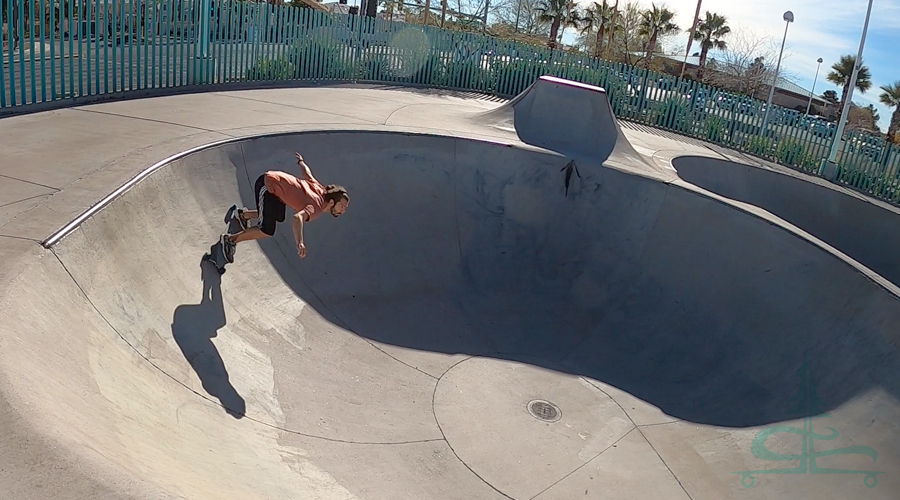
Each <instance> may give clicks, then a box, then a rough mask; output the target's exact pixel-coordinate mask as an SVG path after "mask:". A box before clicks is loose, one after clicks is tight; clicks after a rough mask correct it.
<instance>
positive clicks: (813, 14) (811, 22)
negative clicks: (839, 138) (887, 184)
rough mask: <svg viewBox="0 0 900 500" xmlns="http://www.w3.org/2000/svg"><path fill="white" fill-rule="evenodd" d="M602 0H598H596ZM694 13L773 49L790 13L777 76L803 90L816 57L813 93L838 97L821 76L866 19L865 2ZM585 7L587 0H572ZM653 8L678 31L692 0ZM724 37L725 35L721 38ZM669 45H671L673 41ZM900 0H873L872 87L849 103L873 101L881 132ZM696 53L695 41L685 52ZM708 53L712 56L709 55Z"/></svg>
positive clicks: (686, 24)
mask: <svg viewBox="0 0 900 500" xmlns="http://www.w3.org/2000/svg"><path fill="white" fill-rule="evenodd" d="M601 1H602V0H601ZM628 1H632V2H636V3H637V4H639V5H641V6H642V7H645V8H649V7H650V6H651V1H650V0H620V1H619V4H620V6H621V5H622V4H623V3H627V2H628ZM701 1H702V5H701V7H700V16H701V18H702V17H703V16H704V12H705V11H707V10H708V11H710V12H713V13H718V14H721V15H723V16H725V17H726V18H727V19H728V24H729V26H731V30H732V32H734V31H738V30H751V31H752V32H753V33H755V34H756V35H760V36H770V37H772V38H773V39H775V42H776V50H777V49H779V48H780V46H781V41H782V39H783V38H784V32H785V25H786V24H787V23H785V21H784V20H783V18H782V16H783V14H784V12H785V11H786V10H790V11H791V12H793V14H794V22H793V23H790V25H789V26H788V29H787V39H786V41H785V47H784V54H783V56H782V60H781V67H782V74H784V73H785V72H786V73H788V76H790V77H792V78H791V80H792V81H794V83H796V84H798V85H800V86H801V87H803V88H804V89H807V90H809V89H810V88H812V85H813V79H814V78H815V77H816V66H817V65H818V63H817V62H816V59H818V58H819V57H821V58H822V59H823V62H822V65H821V67H820V69H819V75H818V78H817V81H816V86H815V94H816V95H822V92H825V91H826V90H834V91H836V92H837V94H838V96H839V97H840V95H841V92H842V90H843V89H841V88H838V87H836V86H835V85H834V84H832V83H829V82H828V81H827V80H825V76H826V75H827V74H828V72H829V71H831V65H832V64H834V63H836V62H837V61H838V60H839V59H840V56H841V55H847V54H852V55H853V56H856V54H857V51H858V50H859V41H860V37H861V35H862V30H863V25H864V24H865V19H866V8H867V6H868V1H867V0H750V1H747V0H744V1H735V0H701ZM577 2H578V3H579V4H581V5H585V6H586V5H590V4H591V3H593V0H577ZM655 3H656V5H657V6H663V5H665V6H666V7H668V8H669V10H671V11H673V12H675V13H676V17H675V23H676V24H678V26H679V27H680V28H682V29H683V30H687V29H690V27H691V23H692V22H693V20H694V12H695V10H696V8H697V1H696V0H656V1H655ZM687 36H688V35H687V32H684V33H683V34H682V35H681V36H680V37H679V38H678V39H675V40H673V41H674V42H675V43H677V45H678V46H679V47H681V48H682V50H683V48H684V46H685V44H686V43H687ZM726 41H727V39H726ZM673 45H674V44H673ZM898 50H900V0H873V3H872V14H871V16H870V19H869V27H868V32H867V34H866V41H865V47H864V48H863V57H862V59H863V63H864V64H865V65H866V66H868V67H869V72H870V73H871V75H872V87H871V88H870V89H869V90H868V91H867V92H866V93H865V94H862V93H860V92H859V90H858V89H856V90H854V92H853V102H854V103H857V104H860V105H862V106H868V105H869V104H874V105H875V109H877V110H878V112H879V115H880V120H879V122H878V125H879V126H880V127H881V129H882V131H883V132H884V131H887V127H888V124H889V123H890V117H891V113H892V112H893V109H888V108H887V107H886V106H884V105H883V104H881V103H879V102H878V99H879V96H880V95H881V92H882V90H881V89H880V87H881V86H882V85H889V84H892V83H894V82H897V81H900V54H898ZM695 51H699V47H698V46H697V44H696V42H694V45H692V46H691V53H693V52H695ZM711 57H712V54H711Z"/></svg>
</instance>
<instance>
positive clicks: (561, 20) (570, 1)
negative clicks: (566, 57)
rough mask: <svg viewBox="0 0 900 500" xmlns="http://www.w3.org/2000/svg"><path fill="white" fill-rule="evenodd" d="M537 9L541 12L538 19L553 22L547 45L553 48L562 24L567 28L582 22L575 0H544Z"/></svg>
mask: <svg viewBox="0 0 900 500" xmlns="http://www.w3.org/2000/svg"><path fill="white" fill-rule="evenodd" d="M535 10H537V11H538V12H540V13H541V15H540V17H539V18H538V19H540V20H541V21H543V22H548V23H551V24H550V36H549V37H548V39H547V46H548V47H550V48H551V49H555V48H556V43H557V40H558V39H559V34H560V33H559V28H560V26H562V28H563V30H565V29H566V27H567V26H572V27H575V28H577V27H578V25H579V24H580V23H581V14H580V11H579V9H578V7H577V5H576V4H575V2H574V0H543V1H542V2H541V3H540V4H539V5H538V6H537V7H536V8H535Z"/></svg>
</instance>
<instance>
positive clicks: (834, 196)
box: [672, 156, 900, 285]
mask: <svg viewBox="0 0 900 500" xmlns="http://www.w3.org/2000/svg"><path fill="white" fill-rule="evenodd" d="M672 165H673V166H674V167H675V169H676V170H677V171H678V176H679V177H681V178H682V179H684V180H686V181H688V182H690V183H692V184H695V185H697V186H700V187H702V188H704V189H707V190H709V191H712V192H715V193H717V194H720V195H722V196H724V197H726V198H730V199H734V200H739V201H742V202H745V203H749V204H752V205H756V206H759V207H761V208H764V209H766V210H768V211H770V212H772V213H773V214H774V215H776V216H778V217H780V218H782V219H784V220H786V221H788V222H791V223H792V224H794V225H796V226H798V227H801V228H803V229H804V230H806V231H808V232H809V233H811V234H813V235H815V236H817V237H818V238H820V239H822V240H823V241H825V242H827V243H828V244H830V245H832V246H834V247H835V248H837V249H839V250H841V251H842V252H844V253H846V254H847V255H849V256H850V257H852V258H853V259H856V260H857V261H859V262H861V263H862V264H863V265H865V266H866V267H868V268H870V269H872V270H873V271H875V272H877V273H878V274H880V275H881V276H883V277H885V278H886V279H888V280H890V281H892V282H893V283H894V284H897V285H900V254H898V249H900V208H897V207H892V206H890V205H887V204H886V203H876V202H873V201H872V200H871V199H868V198H865V197H863V196H861V195H859V194H856V193H853V192H851V191H849V190H844V189H829V188H828V187H826V186H822V185H819V184H816V183H812V182H808V181H806V180H804V179H802V178H800V177H797V176H791V175H785V174H783V173H781V172H778V171H775V170H769V169H765V168H760V167H758V166H752V165H746V164H741V163H736V162H732V161H727V160H723V159H719V158H712V157H695V156H683V157H678V158H675V159H673V160H672Z"/></svg>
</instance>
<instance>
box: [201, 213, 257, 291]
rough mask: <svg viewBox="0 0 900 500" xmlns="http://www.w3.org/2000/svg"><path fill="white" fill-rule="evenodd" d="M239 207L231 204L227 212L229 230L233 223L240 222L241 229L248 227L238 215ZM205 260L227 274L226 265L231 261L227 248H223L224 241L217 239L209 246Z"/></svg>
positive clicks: (226, 219) (220, 272)
mask: <svg viewBox="0 0 900 500" xmlns="http://www.w3.org/2000/svg"><path fill="white" fill-rule="evenodd" d="M237 210H238V207H237V205H231V207H230V208H229V209H228V211H227V212H226V213H225V220H224V222H225V224H226V227H227V228H228V229H227V231H228V232H231V231H232V229H233V228H232V225H233V224H238V225H239V226H240V227H241V229H246V227H245V226H246V224H244V223H243V221H241V220H240V218H239V217H238V211H237ZM203 261H204V262H210V263H212V265H214V266H216V270H217V271H219V274H225V266H226V265H227V264H228V263H229V262H228V259H226V258H225V249H224V248H222V242H221V241H217V242H215V243H213V245H212V246H210V247H209V251H208V252H206V253H205V254H203Z"/></svg>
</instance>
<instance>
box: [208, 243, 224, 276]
mask: <svg viewBox="0 0 900 500" xmlns="http://www.w3.org/2000/svg"><path fill="white" fill-rule="evenodd" d="M203 261H204V262H210V263H212V265H214V266H216V270H217V271H219V274H225V265H226V264H228V259H226V258H225V249H224V248H222V242H221V241H217V242H215V243H214V244H213V245H212V246H211V247H209V251H208V252H206V253H205V254H203Z"/></svg>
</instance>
